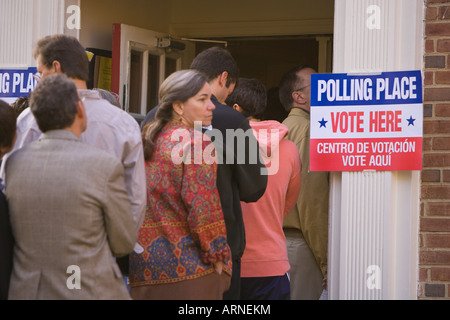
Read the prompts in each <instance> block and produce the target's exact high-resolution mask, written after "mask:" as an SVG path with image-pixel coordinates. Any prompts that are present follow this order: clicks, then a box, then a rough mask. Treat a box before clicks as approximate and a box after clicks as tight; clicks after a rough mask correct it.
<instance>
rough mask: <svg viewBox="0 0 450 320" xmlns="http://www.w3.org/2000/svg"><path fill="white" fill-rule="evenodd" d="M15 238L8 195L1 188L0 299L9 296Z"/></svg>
mask: <svg viewBox="0 0 450 320" xmlns="http://www.w3.org/2000/svg"><path fill="white" fill-rule="evenodd" d="M13 247H14V238H13V235H12V231H11V225H10V222H9V211H8V203H7V202H6V197H5V195H4V194H3V192H2V191H1V190H0V300H6V299H7V298H8V289H9V281H10V277H11V271H12V260H13Z"/></svg>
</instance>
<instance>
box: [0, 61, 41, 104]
mask: <svg viewBox="0 0 450 320" xmlns="http://www.w3.org/2000/svg"><path fill="white" fill-rule="evenodd" d="M36 72H37V70H36V68H35V67H33V68H27V69H19V70H13V69H0V99H2V100H4V101H6V102H8V103H12V102H14V101H15V100H16V99H17V98H20V97H22V96H28V94H29V93H30V92H31V91H33V90H34V87H35V86H36V83H37V80H36V79H35V78H34V77H33V75H34V74H35V73H36Z"/></svg>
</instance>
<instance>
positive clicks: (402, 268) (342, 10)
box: [328, 0, 424, 299]
mask: <svg viewBox="0 0 450 320" xmlns="http://www.w3.org/2000/svg"><path fill="white" fill-rule="evenodd" d="M423 17H424V3H423V1H422V0H396V1H392V0H391V1H388V0H370V1H369V0H336V1H335V28H334V32H335V33H334V61H333V62H334V63H333V72H335V73H379V72H382V71H400V70H422V69H423V68H422V56H423ZM419 215H420V172H419V171H405V172H342V173H332V175H331V190H330V225H329V258H328V269H329V272H328V286H329V287H328V288H329V298H330V299H417V288H418V287H417V286H418V250H419V242H418V237H419Z"/></svg>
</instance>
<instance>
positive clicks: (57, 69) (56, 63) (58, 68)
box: [52, 60, 62, 73]
mask: <svg viewBox="0 0 450 320" xmlns="http://www.w3.org/2000/svg"><path fill="white" fill-rule="evenodd" d="M52 67H53V68H55V72H56V73H62V69H61V63H59V61H58V60H55V61H53V63H52Z"/></svg>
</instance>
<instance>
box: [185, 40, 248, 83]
mask: <svg viewBox="0 0 450 320" xmlns="http://www.w3.org/2000/svg"><path fill="white" fill-rule="evenodd" d="M191 69H195V70H198V71H200V72H203V73H204V74H205V75H206V79H207V80H208V82H211V81H212V80H214V79H215V78H217V76H219V75H221V74H222V73H223V72H224V71H226V72H228V79H227V83H226V87H227V88H228V87H229V86H230V85H231V84H232V83H237V81H238V79H239V68H238V66H237V64H236V61H235V60H234V58H233V56H232V55H231V53H230V52H229V51H228V50H226V49H224V48H221V47H212V48H209V49H206V50H204V51H202V52H200V53H199V54H198V55H197V56H196V57H195V58H194V60H193V61H192V64H191Z"/></svg>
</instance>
